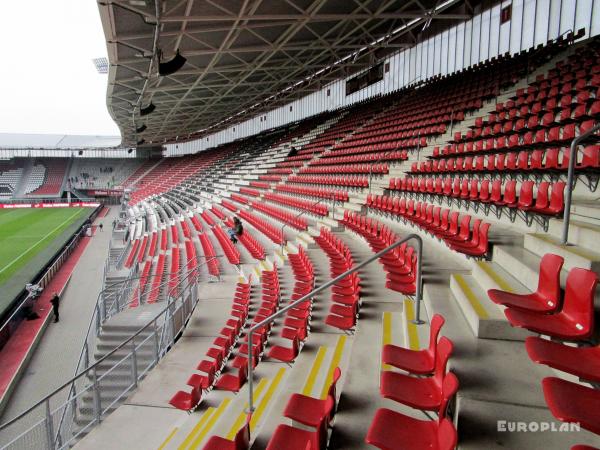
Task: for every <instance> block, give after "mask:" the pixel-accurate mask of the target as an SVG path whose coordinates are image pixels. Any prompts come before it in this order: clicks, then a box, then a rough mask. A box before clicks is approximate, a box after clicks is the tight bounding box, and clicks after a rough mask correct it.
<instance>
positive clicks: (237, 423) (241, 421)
mask: <svg viewBox="0 0 600 450" xmlns="http://www.w3.org/2000/svg"><path fill="white" fill-rule="evenodd" d="M268 382H269V380H268V379H267V378H261V379H260V381H259V382H258V385H257V386H256V390H255V391H254V394H253V395H252V399H253V401H254V402H255V403H256V401H257V400H258V397H260V394H261V393H262V391H263V390H264V388H265V386H266V385H267V383H268ZM247 409H248V402H246V403H245V404H244V409H243V410H242V412H241V413H240V414H239V415H238V417H237V419H236V420H235V422H234V423H233V425H232V426H231V428H230V429H229V433H227V436H226V438H227V439H229V440H230V441H232V440H233V438H234V437H235V435H236V434H237V432H238V430H239V429H240V428H242V426H243V425H244V423H245V422H246V415H247V414H248V413H247V412H246V410H247Z"/></svg>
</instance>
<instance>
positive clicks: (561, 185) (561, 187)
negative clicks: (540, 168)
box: [529, 181, 566, 216]
mask: <svg viewBox="0 0 600 450" xmlns="http://www.w3.org/2000/svg"><path fill="white" fill-rule="evenodd" d="M544 183H546V184H544ZM565 186H566V183H565V182H564V181H558V182H556V183H554V184H553V185H552V191H551V193H550V200H549V201H548V200H547V199H548V194H547V191H548V184H547V182H541V183H540V186H539V187H538V195H537V198H536V203H535V206H534V207H532V208H530V209H529V211H530V212H533V213H536V214H545V215H554V216H556V215H560V214H562V212H563V209H564V207H565V202H564V192H565ZM538 200H539V204H538Z"/></svg>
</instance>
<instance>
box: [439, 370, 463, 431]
mask: <svg viewBox="0 0 600 450" xmlns="http://www.w3.org/2000/svg"><path fill="white" fill-rule="evenodd" d="M458 386H459V383H458V378H456V375H455V374H454V373H453V372H448V373H447V374H446V375H445V376H444V381H443V382H442V402H441V403H440V409H439V410H438V417H439V419H440V420H441V419H443V418H444V417H446V415H447V414H448V404H449V403H450V401H451V400H452V398H453V397H454V396H455V395H456V393H457V392H458Z"/></svg>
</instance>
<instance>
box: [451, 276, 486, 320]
mask: <svg viewBox="0 0 600 450" xmlns="http://www.w3.org/2000/svg"><path fill="white" fill-rule="evenodd" d="M454 279H455V280H456V282H457V283H458V285H459V286H460V288H461V289H462V291H463V293H464V294H465V297H466V298H467V300H468V301H469V303H470V304H471V306H472V307H473V309H474V310H475V313H476V314H477V315H478V316H479V318H480V319H487V318H489V315H488V313H487V312H486V310H485V309H484V308H483V306H481V303H479V300H478V299H477V296H476V295H475V294H474V293H473V291H472V290H471V288H470V287H469V285H468V284H467V282H466V281H465V280H464V278H463V277H462V276H461V275H459V274H454Z"/></svg>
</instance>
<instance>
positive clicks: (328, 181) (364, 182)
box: [287, 175, 369, 188]
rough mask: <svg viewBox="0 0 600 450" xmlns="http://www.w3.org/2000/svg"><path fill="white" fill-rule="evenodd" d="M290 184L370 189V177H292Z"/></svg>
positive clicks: (289, 179) (289, 180)
mask: <svg viewBox="0 0 600 450" xmlns="http://www.w3.org/2000/svg"><path fill="white" fill-rule="evenodd" d="M287 182H288V183H302V184H324V185H328V186H344V187H354V188H365V187H369V177H361V176H306V175H302V176H300V175H290V176H289V177H288V179H287Z"/></svg>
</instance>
